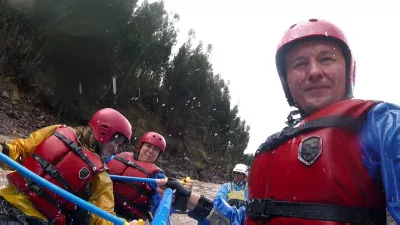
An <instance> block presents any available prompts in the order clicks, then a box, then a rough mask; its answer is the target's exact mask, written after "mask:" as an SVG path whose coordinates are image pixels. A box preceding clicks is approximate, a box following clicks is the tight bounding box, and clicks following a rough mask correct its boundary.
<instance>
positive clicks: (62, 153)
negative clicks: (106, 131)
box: [7, 126, 106, 224]
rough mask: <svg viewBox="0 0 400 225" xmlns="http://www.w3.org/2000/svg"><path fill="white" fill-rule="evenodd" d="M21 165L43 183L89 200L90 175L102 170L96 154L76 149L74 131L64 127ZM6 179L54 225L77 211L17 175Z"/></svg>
mask: <svg viewBox="0 0 400 225" xmlns="http://www.w3.org/2000/svg"><path fill="white" fill-rule="evenodd" d="M22 165H23V166H25V167H26V168H27V169H29V170H31V171H32V172H34V173H36V174H38V175H39V176H41V177H43V178H44V179H46V180H47V181H50V182H51V183H53V184H55V185H57V186H59V187H61V188H63V189H65V190H67V191H68V192H70V193H72V194H75V195H77V196H79V197H81V198H86V199H88V198H89V197H90V196H89V195H90V193H89V185H90V182H91V180H92V178H93V175H94V174H96V173H99V172H101V171H104V170H106V167H105V164H104V163H103V161H102V160H101V159H100V157H99V156H98V155H97V154H95V153H94V152H91V151H88V150H86V149H82V148H81V147H79V146H78V141H77V137H76V134H75V131H74V130H73V129H72V128H70V127H67V126H60V127H58V128H57V129H56V130H55V132H54V133H53V134H52V135H51V136H49V137H48V138H47V139H46V140H44V141H43V142H42V143H40V144H39V145H38V146H37V147H36V149H35V151H34V153H33V154H32V155H30V156H28V157H27V158H26V159H25V160H24V161H23V162H22ZM7 178H8V180H9V182H10V184H12V185H13V186H14V187H15V188H16V189H17V190H19V191H21V192H23V193H25V194H27V195H28V196H29V199H30V200H31V202H32V204H33V205H34V206H35V207H36V209H38V210H39V211H40V212H42V213H43V214H44V215H45V216H46V217H47V218H48V219H49V220H51V221H53V222H55V223H56V224H65V223H66V222H67V221H69V220H71V219H72V218H73V216H72V215H73V214H74V213H76V212H78V207H77V206H76V205H74V204H73V203H71V202H69V201H67V200H65V199H64V198H62V197H60V196H58V195H56V194H54V193H53V192H51V191H49V190H47V189H44V188H42V187H41V186H39V185H38V184H35V183H33V182H32V181H31V180H29V179H28V178H27V177H23V176H21V175H20V174H19V173H18V172H13V173H10V174H8V175H7Z"/></svg>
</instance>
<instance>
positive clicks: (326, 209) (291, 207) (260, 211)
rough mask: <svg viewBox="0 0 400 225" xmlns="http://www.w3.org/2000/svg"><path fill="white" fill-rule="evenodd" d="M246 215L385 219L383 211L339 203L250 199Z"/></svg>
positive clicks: (256, 216)
mask: <svg viewBox="0 0 400 225" xmlns="http://www.w3.org/2000/svg"><path fill="white" fill-rule="evenodd" d="M246 212H247V215H248V216H250V217H251V218H253V219H269V218H271V217H275V216H278V217H294V218H302V219H310V220H322V221H337V222H342V223H360V222H366V221H385V215H386V214H385V212H377V211H375V210H372V209H366V208H354V207H349V206H341V205H328V204H314V203H299V202H286V201H274V200H269V199H252V200H250V201H249V202H248V203H247V206H246Z"/></svg>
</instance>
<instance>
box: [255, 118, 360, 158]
mask: <svg viewBox="0 0 400 225" xmlns="http://www.w3.org/2000/svg"><path fill="white" fill-rule="evenodd" d="M363 121H364V120H363V117H362V118H358V119H354V118H353V117H351V116H329V117H323V118H320V119H316V120H312V121H310V122H306V123H305V124H303V125H300V126H298V127H290V126H289V127H285V128H284V129H283V130H282V131H281V132H280V133H276V134H275V135H273V136H270V137H269V138H268V139H267V141H265V142H264V143H263V144H262V145H261V146H260V147H259V149H258V150H257V152H256V155H257V154H259V153H261V152H263V151H268V150H271V149H275V148H277V147H278V146H279V145H281V144H283V143H284V142H286V141H287V140H290V139H292V138H294V137H296V136H299V135H301V134H305V133H308V132H311V131H315V130H318V129H322V128H327V127H335V128H340V129H344V130H347V131H350V132H354V133H355V132H357V131H359V130H360V129H361V126H362V124H363Z"/></svg>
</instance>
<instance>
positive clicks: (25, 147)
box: [7, 125, 60, 162]
mask: <svg viewBox="0 0 400 225" xmlns="http://www.w3.org/2000/svg"><path fill="white" fill-rule="evenodd" d="M59 126H60V125H53V126H48V127H45V128H42V129H40V130H37V131H35V132H32V133H31V134H30V135H29V138H27V139H16V140H14V141H12V142H10V143H8V144H7V147H8V156H9V157H10V158H11V159H13V160H14V161H17V162H22V161H24V159H25V158H26V157H27V156H29V155H31V154H33V151H35V148H36V146H38V145H39V144H40V143H41V142H42V141H44V140H45V139H46V138H48V137H49V136H50V135H51V134H52V133H53V132H54V131H55V130H56V129H57V127H59Z"/></svg>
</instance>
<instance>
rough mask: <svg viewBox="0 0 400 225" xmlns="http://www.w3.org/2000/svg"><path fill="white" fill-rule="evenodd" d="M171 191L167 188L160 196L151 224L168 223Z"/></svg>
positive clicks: (166, 224)
mask: <svg viewBox="0 0 400 225" xmlns="http://www.w3.org/2000/svg"><path fill="white" fill-rule="evenodd" d="M173 194H174V193H173V192H172V190H171V188H167V189H166V190H165V191H164V193H163V197H162V198H161V201H160V205H159V206H158V208H157V211H156V214H155V215H154V219H153V221H152V222H151V225H168V224H169V213H170V211H171V204H172V196H173Z"/></svg>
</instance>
